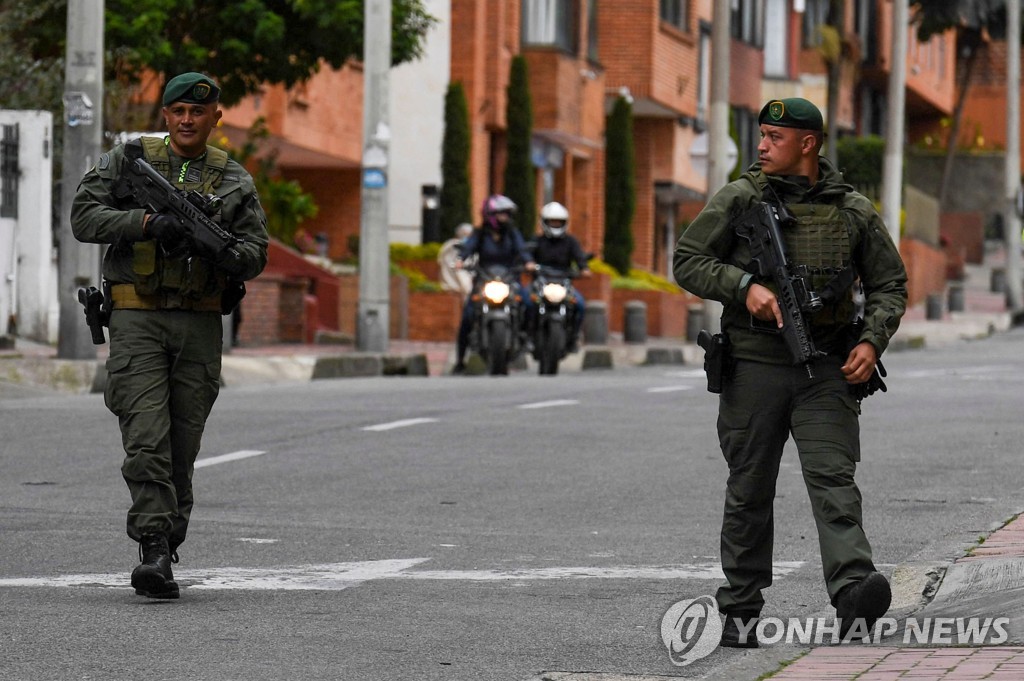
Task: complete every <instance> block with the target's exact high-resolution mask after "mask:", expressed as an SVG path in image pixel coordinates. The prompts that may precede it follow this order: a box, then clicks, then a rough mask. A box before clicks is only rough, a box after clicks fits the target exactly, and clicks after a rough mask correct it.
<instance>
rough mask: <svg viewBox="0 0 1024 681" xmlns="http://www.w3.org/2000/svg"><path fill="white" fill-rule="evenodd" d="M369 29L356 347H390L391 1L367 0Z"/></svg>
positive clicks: (365, 42)
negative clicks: (389, 72)
mask: <svg viewBox="0 0 1024 681" xmlns="http://www.w3.org/2000/svg"><path fill="white" fill-rule="evenodd" d="M363 7H364V8H365V10H364V11H365V13H366V16H365V18H364V26H363V183H362V193H361V195H360V202H361V204H362V212H361V216H360V217H361V222H360V231H359V319H358V325H357V328H356V346H357V347H358V348H359V349H360V350H362V351H364V352H365V351H368V352H384V351H386V350H387V348H388V336H389V329H390V321H389V318H388V304H389V280H390V272H389V267H388V265H389V260H390V257H389V254H388V146H389V144H390V142H391V130H390V128H389V127H388V71H389V70H390V68H391V0H366V2H364V3H363Z"/></svg>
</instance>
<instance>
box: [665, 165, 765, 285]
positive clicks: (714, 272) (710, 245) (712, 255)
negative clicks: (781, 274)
mask: <svg viewBox="0 0 1024 681" xmlns="http://www.w3.org/2000/svg"><path fill="white" fill-rule="evenodd" d="M755 200H756V196H755V194H754V192H753V191H752V190H751V189H750V183H749V182H746V181H736V182H732V183H730V184H728V185H726V186H725V187H724V188H722V190H721V191H719V192H718V193H717V194H715V195H714V196H713V197H712V198H711V201H710V202H708V204H707V205H706V206H705V207H704V210H702V211H701V212H700V214H699V215H698V216H697V217H696V219H695V220H694V221H693V222H692V223H690V226H689V227H687V228H686V231H684V232H683V234H682V236H680V237H679V242H678V243H677V244H676V249H675V254H674V257H673V260H672V263H673V264H672V271H673V274H674V275H675V278H676V282H677V283H678V284H679V285H680V286H682V287H683V288H684V289H686V290H687V291H689V292H690V293H692V294H694V295H695V296H697V297H699V298H704V299H708V300H717V301H719V302H721V303H724V304H730V303H733V304H740V305H745V304H746V300H745V296H746V288H747V285H748V284H749V283H750V275H749V273H748V272H746V271H745V270H743V269H741V268H740V267H738V266H737V265H736V264H734V263H731V262H729V257H730V255H731V254H732V253H733V252H734V250H735V240H736V234H735V230H734V229H733V228H732V225H731V224H730V220H731V218H732V216H735V215H738V214H740V213H742V212H743V211H745V210H747V209H748V208H749V207H750V206H751V205H753V203H754V201H755Z"/></svg>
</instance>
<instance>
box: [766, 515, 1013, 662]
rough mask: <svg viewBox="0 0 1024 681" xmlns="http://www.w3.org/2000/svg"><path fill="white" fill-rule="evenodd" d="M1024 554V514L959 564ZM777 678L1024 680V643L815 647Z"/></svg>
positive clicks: (986, 539) (990, 537)
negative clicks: (966, 645) (1018, 644)
mask: <svg viewBox="0 0 1024 681" xmlns="http://www.w3.org/2000/svg"><path fill="white" fill-rule="evenodd" d="M1005 558H1024V516H1019V517H1017V518H1015V519H1013V520H1012V521H1010V522H1009V523H1007V524H1006V525H1004V526H1003V527H1001V528H999V529H998V530H996V531H995V532H992V533H991V534H990V535H988V536H987V537H986V538H985V540H984V541H983V542H982V543H981V544H979V545H977V546H975V547H974V548H973V549H972V550H971V551H970V552H969V553H968V555H966V556H964V557H962V558H959V559H957V560H956V561H954V562H956V563H969V562H975V561H983V560H991V559H1005ZM769 678H770V679H771V680H772V681H810V680H812V679H813V680H815V681H818V680H822V681H823V680H825V679H851V680H852V679H856V681H895V680H896V679H918V680H922V681H923V680H925V679H927V680H929V681H940V680H947V679H948V680H949V681H972V680H974V679H979V680H980V679H985V680H986V681H994V680H1003V681H1021V680H1022V679H1024V648H1022V647H1018V646H978V647H955V646H948V647H941V648H935V647H904V648H898V647H885V646H877V647H876V646H869V645H867V644H860V643H854V644H849V645H842V646H832V647H822V648H814V649H813V650H811V652H810V653H808V654H807V655H805V656H804V657H802V658H800V659H798V660H797V661H795V662H794V663H793V664H791V665H789V666H787V667H786V668H785V669H782V670H781V671H779V672H778V673H776V674H774V675H772V676H771V677H769Z"/></svg>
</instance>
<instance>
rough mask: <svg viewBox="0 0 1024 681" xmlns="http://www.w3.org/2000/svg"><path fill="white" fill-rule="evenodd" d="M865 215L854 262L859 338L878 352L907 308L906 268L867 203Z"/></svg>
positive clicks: (887, 233) (880, 222) (887, 234)
mask: <svg viewBox="0 0 1024 681" xmlns="http://www.w3.org/2000/svg"><path fill="white" fill-rule="evenodd" d="M863 202H864V203H866V202H867V200H866V199H864V200H863ZM858 212H861V213H863V212H865V209H863V208H861V209H860V210H858ZM865 218H866V223H867V226H866V227H865V228H864V229H863V230H862V231H861V242H860V244H859V247H858V249H857V252H858V253H859V258H858V262H857V263H856V266H857V272H858V273H859V274H860V278H861V283H862V284H863V285H864V296H865V300H864V330H863V332H862V333H861V335H860V340H861V341H867V342H869V343H871V344H872V345H874V346H875V350H877V351H878V355H879V356H881V355H882V353H883V352H885V349H886V348H887V347H888V346H889V341H890V340H891V339H892V336H893V334H895V333H896V329H898V328H899V325H900V320H901V319H902V318H903V313H904V312H906V311H907V270H906V268H905V267H904V265H903V260H902V259H901V258H900V254H899V251H898V250H897V248H896V245H895V244H894V243H893V242H892V238H890V236H889V230H888V229H886V227H885V223H884V222H883V221H882V218H881V216H879V215H878V213H877V212H875V210H874V208H873V207H871V206H868V208H867V214H866V215H865Z"/></svg>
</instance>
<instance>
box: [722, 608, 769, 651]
mask: <svg viewBox="0 0 1024 681" xmlns="http://www.w3.org/2000/svg"><path fill="white" fill-rule="evenodd" d="M722 614H723V615H725V623H724V624H723V626H722V640H721V642H720V643H719V645H720V646H722V647H723V648H757V646H758V643H757V634H755V633H754V630H755V629H756V628H757V620H758V619H759V618H760V615H761V613H760V612H758V611H757V610H733V611H731V612H724V613H722ZM741 627H742V629H743V632H742V633H740V628H741Z"/></svg>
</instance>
